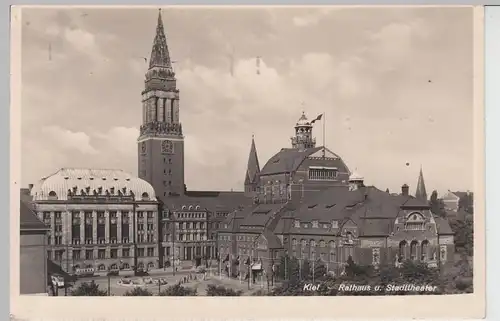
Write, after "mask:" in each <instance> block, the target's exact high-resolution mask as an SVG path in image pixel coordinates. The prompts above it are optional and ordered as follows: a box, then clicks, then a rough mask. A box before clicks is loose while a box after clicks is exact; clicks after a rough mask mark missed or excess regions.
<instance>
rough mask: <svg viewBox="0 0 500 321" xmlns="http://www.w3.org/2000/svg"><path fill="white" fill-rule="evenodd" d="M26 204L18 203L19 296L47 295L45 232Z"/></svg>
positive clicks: (45, 229) (44, 226)
mask: <svg viewBox="0 0 500 321" xmlns="http://www.w3.org/2000/svg"><path fill="white" fill-rule="evenodd" d="M48 229H49V228H48V227H47V226H46V225H45V224H43V223H42V222H41V221H40V220H39V219H38V218H37V217H36V215H35V213H34V212H33V211H32V210H31V208H30V207H29V205H28V204H26V203H25V202H23V201H21V202H20V239H19V243H20V252H19V254H20V255H19V269H20V270H19V279H20V280H19V281H20V293H21V294H47V284H48V283H47V274H48V273H47V257H46V253H47V252H46V251H47V232H48Z"/></svg>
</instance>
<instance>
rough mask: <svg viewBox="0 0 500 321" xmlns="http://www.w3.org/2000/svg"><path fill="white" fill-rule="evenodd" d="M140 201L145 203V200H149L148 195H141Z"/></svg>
mask: <svg viewBox="0 0 500 321" xmlns="http://www.w3.org/2000/svg"><path fill="white" fill-rule="evenodd" d="M142 200H143V201H145V200H149V195H148V193H146V192H144V193H142Z"/></svg>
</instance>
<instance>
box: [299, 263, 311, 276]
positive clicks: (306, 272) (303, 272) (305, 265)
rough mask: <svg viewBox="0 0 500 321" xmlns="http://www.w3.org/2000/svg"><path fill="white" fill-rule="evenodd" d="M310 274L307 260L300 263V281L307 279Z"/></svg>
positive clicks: (309, 265) (309, 264)
mask: <svg viewBox="0 0 500 321" xmlns="http://www.w3.org/2000/svg"><path fill="white" fill-rule="evenodd" d="M311 272H312V271H311V263H309V260H304V261H302V264H301V267H300V277H301V278H302V279H308V278H309V276H310V274H311Z"/></svg>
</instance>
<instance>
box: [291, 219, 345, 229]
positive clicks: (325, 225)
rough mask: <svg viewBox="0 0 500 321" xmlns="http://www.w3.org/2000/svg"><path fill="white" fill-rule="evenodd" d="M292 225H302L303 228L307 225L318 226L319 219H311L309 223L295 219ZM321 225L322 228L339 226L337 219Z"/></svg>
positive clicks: (296, 226) (299, 226)
mask: <svg viewBox="0 0 500 321" xmlns="http://www.w3.org/2000/svg"><path fill="white" fill-rule="evenodd" d="M294 226H295V228H301V227H303V228H309V227H312V228H319V227H320V224H319V221H312V222H311V223H310V224H309V223H302V224H301V222H300V221H299V220H295V222H294ZM321 227H322V228H324V229H328V228H339V222H338V221H332V222H331V223H330V224H327V223H322V224H321Z"/></svg>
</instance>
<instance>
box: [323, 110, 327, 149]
mask: <svg viewBox="0 0 500 321" xmlns="http://www.w3.org/2000/svg"><path fill="white" fill-rule="evenodd" d="M325 114H326V113H323V158H325V156H326V151H325V149H326V142H325V137H326V135H325V124H326V115H325Z"/></svg>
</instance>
